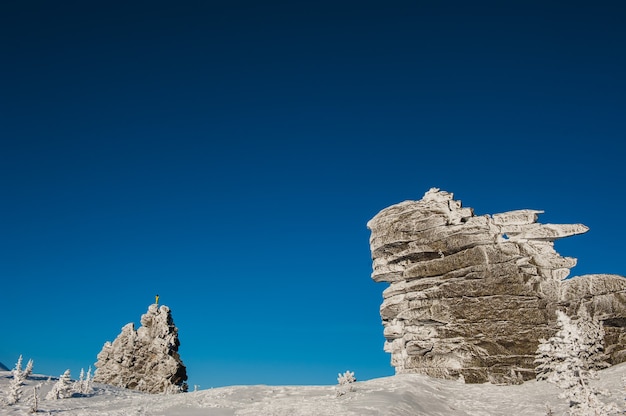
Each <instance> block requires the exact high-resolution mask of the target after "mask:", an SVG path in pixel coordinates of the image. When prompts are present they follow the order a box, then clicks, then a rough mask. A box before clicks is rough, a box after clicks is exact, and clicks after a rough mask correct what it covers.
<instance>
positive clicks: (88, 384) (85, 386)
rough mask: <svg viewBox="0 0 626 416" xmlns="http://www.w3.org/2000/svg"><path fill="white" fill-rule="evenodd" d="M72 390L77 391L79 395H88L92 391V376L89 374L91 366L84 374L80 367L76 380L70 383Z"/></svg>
mask: <svg viewBox="0 0 626 416" xmlns="http://www.w3.org/2000/svg"><path fill="white" fill-rule="evenodd" d="M72 390H73V392H74V393H78V394H81V395H88V394H91V393H93V388H92V376H91V366H90V367H89V370H88V371H87V374H86V375H85V370H84V369H82V368H81V369H80V375H79V376H78V380H77V381H75V382H74V384H73V385H72Z"/></svg>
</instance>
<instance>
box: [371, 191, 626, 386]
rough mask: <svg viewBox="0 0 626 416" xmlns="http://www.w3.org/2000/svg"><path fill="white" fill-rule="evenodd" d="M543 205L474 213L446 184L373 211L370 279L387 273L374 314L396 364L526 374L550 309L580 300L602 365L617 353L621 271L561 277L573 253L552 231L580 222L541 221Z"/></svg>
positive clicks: (442, 372)
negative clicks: (595, 322)
mask: <svg viewBox="0 0 626 416" xmlns="http://www.w3.org/2000/svg"><path fill="white" fill-rule="evenodd" d="M542 212H543V211H537V210H528V209H525V210H518V211H511V212H505V213H502V214H494V215H491V216H489V215H484V216H475V215H474V212H473V210H472V209H471V208H464V207H462V205H461V202H460V201H456V200H454V199H453V195H452V194H451V193H448V192H444V191H439V190H438V189H435V188H433V189H431V190H430V191H428V192H427V193H426V194H425V195H424V198H423V199H421V200H419V201H405V202H402V203H400V204H397V205H393V206H391V207H389V208H386V209H384V210H382V211H381V212H380V213H378V214H377V215H376V216H375V217H374V218H373V219H372V220H371V221H369V222H368V224H367V226H368V228H369V229H370V230H371V232H372V234H371V238H370V247H371V251H372V258H373V273H372V278H373V279H374V280H375V281H376V282H388V283H390V286H389V287H388V288H387V289H385V290H384V292H383V298H384V300H383V303H382V305H381V308H380V314H381V317H382V320H383V325H384V336H385V338H386V342H385V351H387V352H389V353H391V363H392V365H393V366H394V367H395V369H396V373H421V374H427V375H430V376H434V377H440V378H457V377H461V376H462V377H463V379H464V380H465V381H466V382H474V383H481V382H485V381H491V382H495V383H511V382H520V381H522V380H528V379H532V378H534V375H535V373H534V362H533V361H534V358H535V357H534V355H535V351H536V349H537V346H538V344H539V339H541V338H546V339H547V338H549V337H550V336H551V335H552V334H553V333H554V332H555V321H556V316H555V311H556V310H557V309H561V310H564V311H566V312H567V313H568V314H569V315H570V316H574V315H576V314H577V312H578V310H579V309H580V307H581V305H584V306H585V307H586V309H587V310H588V311H589V312H590V313H591V314H592V315H595V316H597V317H598V318H599V319H600V320H602V321H603V324H604V326H605V330H606V333H607V335H606V338H605V346H606V351H607V352H608V353H609V356H610V362H611V364H616V363H619V362H623V361H626V330H625V327H626V279H624V278H623V277H621V276H615V275H586V276H579V277H576V278H572V279H567V280H564V279H565V278H566V277H567V276H568V275H569V271H570V268H571V267H573V266H575V265H576V259H574V258H571V257H562V256H560V255H559V254H558V253H557V252H556V251H555V250H554V243H553V242H554V240H556V239H559V238H563V237H569V236H572V235H576V234H581V233H584V232H586V231H587V230H588V228H587V227H586V226H584V225H582V224H540V223H537V218H538V214H541V213H542Z"/></svg>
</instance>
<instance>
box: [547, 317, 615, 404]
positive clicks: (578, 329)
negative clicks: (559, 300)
mask: <svg viewBox="0 0 626 416" xmlns="http://www.w3.org/2000/svg"><path fill="white" fill-rule="evenodd" d="M557 326H558V328H559V330H558V331H557V333H556V334H555V335H554V336H553V337H551V338H550V339H548V340H541V344H540V345H539V347H538V348H537V357H536V360H535V362H536V363H537V366H536V372H537V380H546V381H548V382H550V383H553V384H556V385H557V386H558V387H560V388H561V389H562V390H563V393H562V395H561V397H563V398H567V399H568V401H569V406H570V414H571V415H595V414H599V415H604V414H608V412H609V410H610V408H609V407H607V406H605V405H604V404H603V403H602V402H600V400H599V399H598V397H597V396H598V394H599V393H598V391H597V390H595V389H594V388H592V387H591V386H590V385H589V380H591V379H593V378H595V377H596V371H595V370H596V369H598V368H603V367H604V366H605V364H606V363H605V361H604V354H603V345H602V339H603V337H604V330H603V328H602V324H601V323H600V322H599V321H598V320H597V319H595V318H592V317H590V316H589V314H587V313H586V311H582V313H581V317H580V318H579V319H578V320H577V321H572V320H571V319H570V317H569V316H567V315H566V314H565V313H564V312H561V311H557Z"/></svg>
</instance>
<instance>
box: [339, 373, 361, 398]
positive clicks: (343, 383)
mask: <svg viewBox="0 0 626 416" xmlns="http://www.w3.org/2000/svg"><path fill="white" fill-rule="evenodd" d="M337 382H338V383H339V386H337V396H343V395H344V394H346V393H348V392H350V391H354V386H353V385H352V384H353V383H354V382H356V378H355V377H354V372H353V371H346V372H345V373H343V374H341V373H338V374H337Z"/></svg>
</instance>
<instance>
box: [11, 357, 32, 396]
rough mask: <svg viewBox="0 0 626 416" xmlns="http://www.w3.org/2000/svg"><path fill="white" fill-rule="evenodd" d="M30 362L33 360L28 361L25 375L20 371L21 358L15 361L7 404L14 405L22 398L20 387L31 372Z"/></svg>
mask: <svg viewBox="0 0 626 416" xmlns="http://www.w3.org/2000/svg"><path fill="white" fill-rule="evenodd" d="M32 361H33V360H29V361H28V367H27V371H28V373H27V372H26V371H22V356H21V355H20V357H19V358H18V359H17V363H15V367H14V368H13V371H12V373H13V378H12V379H11V382H10V383H9V395H8V397H7V404H9V405H14V404H16V403H17V402H19V401H20V399H21V398H22V385H23V384H24V381H25V380H26V378H27V377H28V376H29V375H30V372H32V368H33V364H32Z"/></svg>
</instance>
